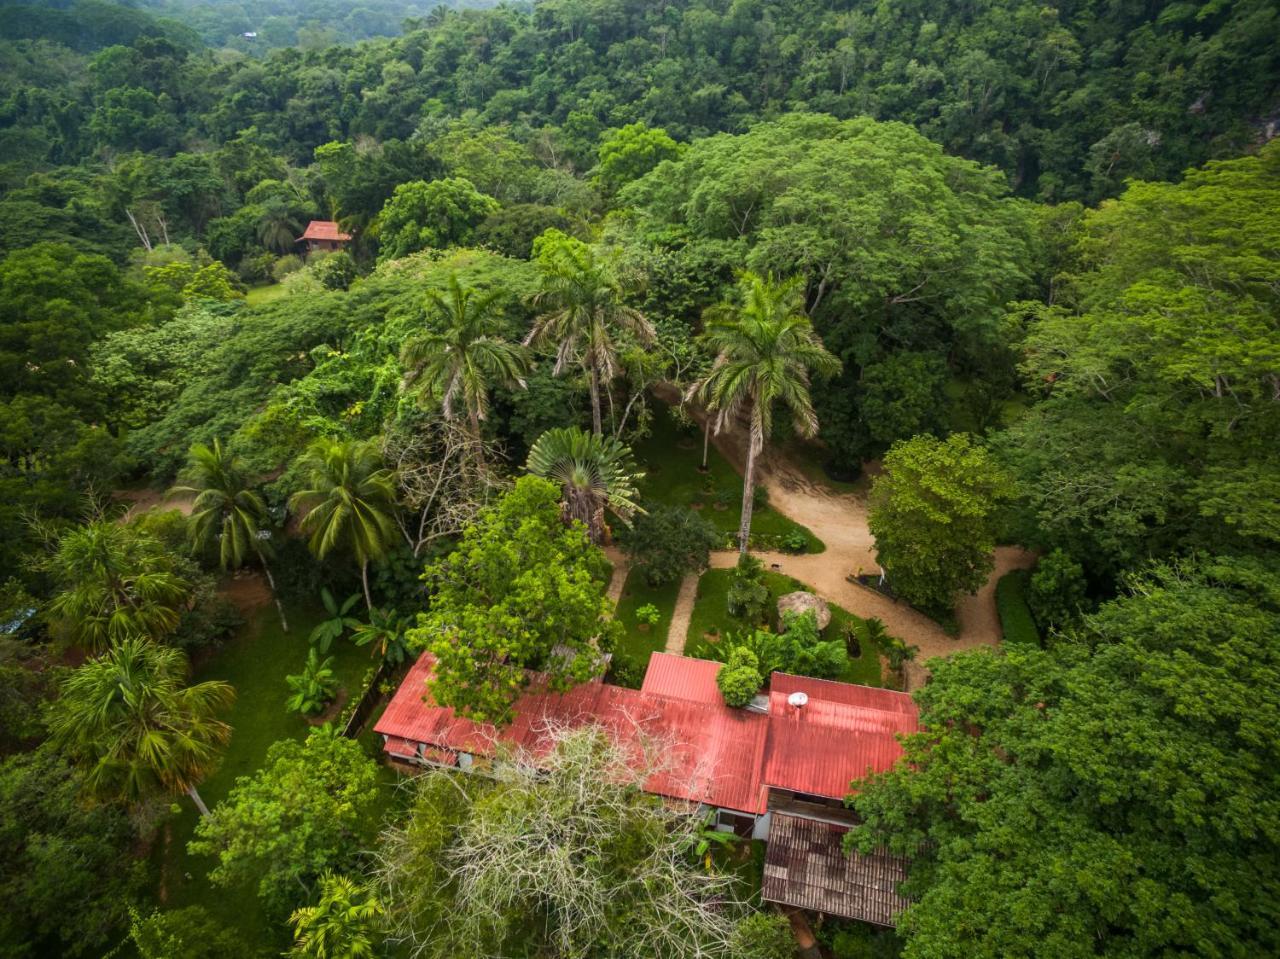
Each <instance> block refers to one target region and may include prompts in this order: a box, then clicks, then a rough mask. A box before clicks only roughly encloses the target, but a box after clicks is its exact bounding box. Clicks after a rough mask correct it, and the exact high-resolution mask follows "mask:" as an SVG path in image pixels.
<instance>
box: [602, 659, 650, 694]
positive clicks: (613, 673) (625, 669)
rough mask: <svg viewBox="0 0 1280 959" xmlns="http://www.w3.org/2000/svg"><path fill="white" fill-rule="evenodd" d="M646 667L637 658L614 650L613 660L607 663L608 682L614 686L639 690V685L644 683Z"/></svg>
mask: <svg viewBox="0 0 1280 959" xmlns="http://www.w3.org/2000/svg"><path fill="white" fill-rule="evenodd" d="M646 667H647V664H646V663H642V662H641V661H640V660H639V659H638V658H637V657H635V656H632V655H631V654H630V653H627V652H625V651H623V650H621V649H616V650H614V652H613V659H612V660H611V661H610V663H609V680H610V681H611V682H612V683H613V684H614V685H615V686H626V687H627V688H628V689H639V688H640V684H641V683H643V682H644V673H645V669H646Z"/></svg>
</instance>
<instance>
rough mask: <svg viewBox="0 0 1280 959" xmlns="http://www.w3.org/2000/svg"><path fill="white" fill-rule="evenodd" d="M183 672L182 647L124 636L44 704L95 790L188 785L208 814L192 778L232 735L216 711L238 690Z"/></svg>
mask: <svg viewBox="0 0 1280 959" xmlns="http://www.w3.org/2000/svg"><path fill="white" fill-rule="evenodd" d="M186 676H187V658H186V657H185V656H184V655H183V654H182V653H181V652H180V651H179V650H177V649H174V648H173V647H171V646H162V645H160V644H158V643H153V642H151V641H149V640H145V639H127V640H125V641H124V642H122V643H120V645H118V646H115V647H114V648H112V649H111V650H110V651H109V652H107V653H106V654H105V655H103V656H100V657H98V658H97V659H92V660H90V661H89V662H87V663H85V664H84V665H83V666H81V667H79V668H78V669H76V670H75V671H74V672H72V673H71V674H70V675H69V676H68V677H67V678H66V679H65V680H63V682H62V686H61V695H60V696H59V698H58V699H56V700H55V701H54V702H53V703H52V704H50V706H49V737H50V740H51V742H52V743H53V745H54V746H55V747H57V748H59V749H61V750H63V751H65V752H66V753H68V754H69V755H70V756H71V757H72V758H73V759H75V760H76V761H77V762H80V763H82V764H83V765H84V767H85V769H86V783H87V785H88V787H89V789H90V790H91V791H92V792H93V793H94V794H95V795H96V796H99V797H103V798H105V797H113V798H122V799H125V800H127V801H129V802H137V801H139V800H141V799H145V798H146V797H147V796H149V795H152V794H154V793H157V792H162V793H163V792H167V793H179V792H185V793H186V794H187V795H189V796H190V797H191V799H192V801H193V802H195V804H196V808H198V809H199V810H200V813H201V815H204V816H207V815H208V814H209V810H208V808H207V807H206V806H205V804H204V800H202V799H201V798H200V793H199V792H198V791H197V790H196V783H198V782H199V781H200V779H201V778H202V777H203V776H204V775H205V774H206V773H208V772H209V770H210V769H211V768H212V766H213V764H214V763H215V762H216V761H217V758H218V753H219V749H220V748H221V747H222V746H223V745H224V744H225V743H226V742H227V739H228V737H229V736H230V735H231V727H230V726H228V725H227V724H226V723H224V722H222V721H221V720H219V719H218V718H217V716H218V713H219V712H221V711H222V710H225V709H226V708H227V707H229V706H230V705H231V702H232V700H234V698H235V691H234V690H233V689H232V688H231V686H229V685H228V684H227V683H224V682H220V681H212V682H207V683H198V684H197V685H195V686H187V685H184V683H185V680H186Z"/></svg>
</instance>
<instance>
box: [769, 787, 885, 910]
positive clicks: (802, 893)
mask: <svg viewBox="0 0 1280 959" xmlns="http://www.w3.org/2000/svg"><path fill="white" fill-rule="evenodd" d="M846 832H848V829H846V828H845V827H843V826H836V825H833V824H831V823H824V822H817V821H815V820H813V819H805V818H800V817H797V816H787V815H783V814H782V813H777V812H775V813H774V814H773V816H772V818H771V819H770V821H769V841H768V846H767V847H766V849H765V859H764V881H763V884H762V886H761V889H760V894H761V896H762V897H763V898H764V899H766V900H768V901H769V902H780V903H782V904H784V905H787V906H798V907H799V908H801V909H810V910H813V911H814V912H825V913H827V914H829V915H835V916H844V917H846V918H849V919H860V920H862V921H863V922H874V923H876V924H877V925H881V926H891V925H893V920H894V917H895V916H896V915H897V914H898V913H900V912H901V911H902V910H903V909H905V908H906V907H907V906H908V905H910V900H908V899H906V898H904V897H902V896H900V895H899V894H898V884H899V883H901V882H902V881H903V880H904V879H906V878H907V860H906V859H903V858H900V857H898V856H891V855H889V854H888V853H885V852H877V853H873V854H871V855H865V856H864V855H862V854H861V853H856V852H855V853H853V854H851V855H846V854H845V852H844V850H843V848H841V840H842V839H843V838H844V834H845V833H846Z"/></svg>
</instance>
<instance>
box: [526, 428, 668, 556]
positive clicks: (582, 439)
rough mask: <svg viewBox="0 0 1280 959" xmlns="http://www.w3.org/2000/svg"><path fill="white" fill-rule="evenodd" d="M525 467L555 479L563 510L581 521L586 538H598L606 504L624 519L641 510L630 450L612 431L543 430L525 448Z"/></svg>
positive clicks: (598, 540)
mask: <svg viewBox="0 0 1280 959" xmlns="http://www.w3.org/2000/svg"><path fill="white" fill-rule="evenodd" d="M525 469H527V470H528V471H529V472H530V473H533V474H535V475H537V476H542V477H545V478H546V479H549V480H552V481H553V482H556V483H559V484H560V486H561V488H562V489H563V490H564V513H565V516H566V517H567V518H568V519H576V520H579V521H581V522H582V523H583V524H584V525H585V526H586V527H587V534H588V535H589V536H590V537H591V542H593V543H597V544H598V543H602V542H604V511H605V508H606V507H607V508H608V509H609V510H610V511H612V512H613V513H614V514H615V515H617V516H618V518H619V519H621V520H622V521H623V522H624V523H627V522H630V520H631V517H632V516H633V515H634V514H636V513H639V512H643V510H641V509H640V507H639V506H638V505H637V504H636V498H637V495H638V494H637V491H636V483H637V482H639V481H640V480H641V479H643V478H644V474H643V473H638V472H636V467H635V463H634V461H633V460H632V458H631V451H630V450H629V449H627V447H626V446H624V445H623V444H622V443H620V442H618V441H617V440H616V439H613V438H612V437H603V436H596V435H595V434H593V433H587V432H585V431H584V430H580V429H578V428H577V427H576V426H572V427H564V428H559V429H552V430H547V431H546V432H545V433H543V434H542V435H541V436H539V437H538V440H537V442H535V443H534V444H533V448H532V449H531V450H529V460H528V462H527V463H526V464H525Z"/></svg>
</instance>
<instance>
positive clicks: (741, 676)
mask: <svg viewBox="0 0 1280 959" xmlns="http://www.w3.org/2000/svg"><path fill="white" fill-rule="evenodd" d="M716 685H717V686H719V687H720V695H722V696H724V701H725V704H726V705H728V706H734V707H738V706H745V705H746V704H747V703H749V702H751V700H752V698H753V697H754V696H755V694H756V693H757V692H759V691H760V686H761V685H762V680H761V677H760V663H759V660H757V659H756V655H755V653H753V652H752V651H751V650H750V649H748V648H747V647H745V646H737V647H735V648H733V649H731V650H730V651H729V661H728V662H727V663H725V665H723V666H721V667H720V670H719V672H717V673H716Z"/></svg>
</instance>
